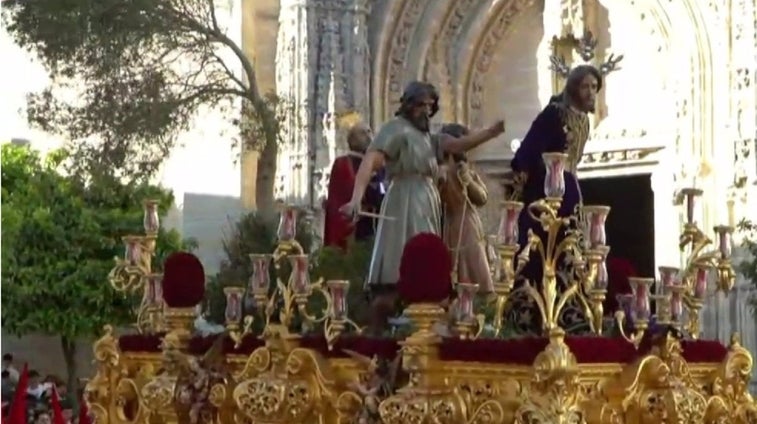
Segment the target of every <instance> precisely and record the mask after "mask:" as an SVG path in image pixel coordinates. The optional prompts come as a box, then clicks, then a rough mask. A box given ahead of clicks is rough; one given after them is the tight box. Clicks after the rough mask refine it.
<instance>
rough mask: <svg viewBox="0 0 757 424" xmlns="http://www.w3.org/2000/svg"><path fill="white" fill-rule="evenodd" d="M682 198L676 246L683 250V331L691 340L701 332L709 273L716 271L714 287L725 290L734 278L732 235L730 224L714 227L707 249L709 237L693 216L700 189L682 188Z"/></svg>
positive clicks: (731, 285) (729, 288) (730, 285)
mask: <svg viewBox="0 0 757 424" xmlns="http://www.w3.org/2000/svg"><path fill="white" fill-rule="evenodd" d="M681 193H682V194H683V196H684V199H685V202H684V203H685V208H686V222H685V223H684V226H683V231H682V233H681V236H680V239H679V247H680V249H681V251H682V252H685V260H684V264H685V265H684V267H683V268H682V270H681V273H680V274H681V275H680V280H681V284H682V285H683V286H684V287H685V288H686V290H685V291H684V294H683V305H684V307H685V308H686V312H687V313H686V316H687V318H688V319H687V323H686V325H685V327H686V331H687V332H688V333H689V335H690V336H691V337H692V338H693V339H697V338H698V337H699V333H700V328H699V327H700V325H699V319H700V317H699V314H700V312H701V310H702V307H703V305H704V300H705V298H706V297H707V291H708V290H707V284H708V280H709V278H708V277H709V275H711V274H712V273H713V272H714V274H715V287H716V290H718V291H722V292H728V291H730V290H731V289H732V288H733V285H734V283H735V281H736V273H735V271H734V269H733V265H732V263H731V236H732V234H733V227H731V226H727V225H719V226H716V227H715V228H714V232H715V236H716V240H717V246H715V248H714V249H709V250H708V248H709V247H711V245H712V244H713V242H712V240H711V239H710V238H709V237H707V235H705V234H704V232H703V231H702V230H701V229H699V227H698V225H697V223H696V220H695V219H694V215H695V206H696V203H697V199H698V198H699V197H700V196H701V195H702V194H703V192H702V190H700V189H695V188H685V189H683V190H681Z"/></svg>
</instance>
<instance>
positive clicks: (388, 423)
mask: <svg viewBox="0 0 757 424" xmlns="http://www.w3.org/2000/svg"><path fill="white" fill-rule="evenodd" d="M566 158H567V157H566V155H564V154H562V153H547V154H544V155H543V160H544V162H545V168H546V170H547V176H546V178H545V187H544V190H545V198H544V199H542V200H539V201H536V202H534V203H531V204H528V205H524V204H523V203H520V202H515V201H506V202H503V204H502V208H501V218H500V225H499V229H498V231H497V234H494V235H492V236H490V237H489V244H490V245H491V247H492V248H493V250H494V251H495V252H496V254H494V255H493V261H492V266H493V269H494V272H495V276H496V278H495V286H494V289H495V299H494V302H493V308H488V307H485V306H481V305H477V304H476V303H475V302H474V298H475V294H476V292H477V290H478V286H477V284H475V282H473V283H469V282H465V283H458V284H456V290H457V300H456V311H457V313H456V314H455V317H454V322H452V323H449V325H447V328H450V329H452V332H451V333H450V335H447V336H444V337H443V336H441V335H440V332H438V331H436V330H435V326H436V325H437V324H438V323H440V322H443V321H447V320H448V319H449V314H447V311H446V310H445V308H444V307H443V306H442V305H441V304H440V303H439V302H424V301H416V302H412V303H410V304H408V305H406V307H405V309H404V316H405V317H407V318H408V320H409V321H410V329H411V330H410V333H409V335H408V336H396V337H368V336H365V335H363V333H362V329H361V328H360V326H359V325H358V324H357V323H355V322H354V321H352V320H351V319H350V311H349V310H348V304H347V293H348V290H349V287H350V284H351V283H350V282H348V281H341V280H335V281H325V282H324V281H323V279H322V278H319V277H318V276H317V275H311V274H312V267H311V265H312V260H311V256H310V255H308V254H307V253H306V252H305V249H303V246H301V245H300V244H299V243H298V242H297V241H296V235H297V234H296V228H297V220H298V211H297V209H296V208H293V207H284V208H283V209H282V211H281V216H280V223H279V228H278V245H277V247H276V249H275V251H273V252H249V253H250V257H249V259H250V261H249V265H250V270H251V273H250V278H249V281H248V282H247V283H246V284H241V283H240V284H239V285H238V286H228V287H225V288H224V294H225V297H226V309H225V320H226V331H225V332H224V333H222V334H219V335H214V336H200V335H197V334H195V332H194V331H193V330H194V320H195V318H196V311H197V308H196V306H197V305H198V304H200V303H201V302H202V300H203V297H204V294H205V293H204V287H205V286H204V271H203V269H202V265H201V264H200V263H199V261H198V260H197V258H195V257H194V256H192V255H191V254H187V253H177V254H174V255H172V256H171V257H169V258H168V259H167V260H166V262H165V264H164V266H163V271H162V274H160V273H156V272H154V271H153V270H154V269H157V267H155V266H153V265H154V263H153V262H154V261H155V259H154V256H155V244H156V239H157V234H158V229H159V220H158V209H157V206H158V205H157V203H156V202H154V201H147V202H145V219H144V227H145V234H144V235H139V236H137V235H134V236H127V237H125V238H124V244H125V254H124V257H123V258H119V259H116V265H115V267H114V268H113V270H112V271H111V273H110V275H109V278H108V280H109V282H110V284H111V285H112V286H113V287H114V288H115V289H116V290H118V291H120V292H123V293H124V294H127V295H136V296H139V297H141V299H142V300H141V302H139V306H138V308H137V310H136V311H135V312H136V316H137V322H136V326H135V327H136V330H137V331H136V333H135V334H124V335H121V336H116V335H115V332H114V330H113V328H112V327H106V328H105V334H104V335H103V337H102V338H100V339H99V340H98V341H96V342H95V344H94V355H95V365H96V370H97V371H96V374H95V376H94V377H93V378H92V379H91V380H90V381H89V383H88V384H87V387H86V389H85V400H86V402H87V404H88V406H89V410H90V412H91V413H92V415H93V416H94V418H95V419H96V422H97V423H107V424H111V423H112V424H127V423H128V424H132V423H134V424H137V423H145V424H146V423H166V424H173V423H235V424H236V423H255V424H274V423H276V424H285V423H286V424H298V423H301V424H311V423H321V424H332V423H334V424H336V423H339V424H353V423H359V424H370V423H384V424H408V423H413V424H432V423H433V424H460V423H469V424H474V423H475V424H484V423H487V424H498V423H505V424H509V423H518V424H526V423H529V424H536V423H543V424H554V423H558V424H559V423H588V424H594V423H597V424H599V423H602V424H604V423H608V424H609V423H639V424H652V423H671V422H680V423H703V424H715V423H726V422H729V423H730V422H733V423H739V424H747V423H750V424H751V423H757V404H756V403H755V401H754V399H753V398H752V397H751V396H750V394H749V392H748V387H749V382H750V378H751V374H752V368H753V360H752V356H751V354H750V353H749V352H748V351H747V350H746V349H744V348H743V347H742V346H741V344H740V342H739V338H738V335H734V336H733V337H732V340H731V342H730V345H729V346H728V347H725V346H723V345H722V344H720V343H719V342H717V341H707V340H700V337H699V336H700V327H699V320H700V315H701V313H702V309H703V305H704V301H705V299H706V297H707V296H708V295H710V294H711V292H712V291H715V290H717V291H720V292H723V293H728V292H729V291H730V290H731V288H732V287H733V284H734V279H735V275H734V270H733V267H732V264H731V261H730V254H731V243H732V241H731V235H732V232H733V229H732V228H731V227H727V226H718V227H715V229H714V232H715V234H714V236H715V237H714V240H715V242H714V243H713V240H712V239H711V238H709V237H708V236H707V235H706V234H705V232H704V231H702V230H701V229H700V228H699V226H698V224H697V222H696V221H695V219H694V215H695V208H696V201H697V200H698V199H699V198H700V197H701V195H702V191H701V190H698V189H695V188H690V189H684V190H683V191H682V193H683V196H684V199H685V201H684V207H685V216H686V221H685V223H684V225H683V230H682V234H681V237H680V246H679V247H680V249H681V250H682V251H683V252H684V255H683V256H684V257H685V258H686V260H685V261H684V265H683V266H682V267H680V268H674V267H660V269H659V274H660V276H659V279H655V278H630V283H631V289H632V290H631V293H623V294H620V295H618V299H617V300H618V305H619V307H618V310H617V311H604V305H605V300H606V297H607V293H608V284H609V281H608V280H609V278H608V273H607V264H606V260H607V255H608V253H609V251H610V246H609V245H608V244H607V238H606V234H605V221H606V219H607V217H608V215H609V213H610V208H609V207H607V206H602V205H584V206H582V207H581V208H580V210H578V211H577V213H576V214H575V215H574V216H571V217H561V216H559V215H558V212H557V211H558V209H559V207H560V204H561V202H562V196H563V195H564V190H565V182H564V180H563V170H564V168H565V162H566ZM524 210H525V213H528V215H529V216H530V217H531V219H534V220H535V221H537V222H538V223H539V224H540V225H541V228H542V229H543V230H544V232H545V233H546V237H543V238H542V237H538V236H536V235H535V234H529V235H528V241H527V244H526V245H525V246H520V245H519V244H518V242H517V241H518V240H519V237H518V236H519V234H518V222H517V221H518V216H519V215H520V214H521V213H522V212H524ZM713 244H714V247H713ZM535 258H536V259H535ZM533 260H538V262H539V264H541V271H542V272H541V280H540V281H525V282H521V281H522V278H521V271H522V270H523V269H524V268H525V266H526V265H527V264H528V263H529V261H533ZM414 283H418V284H432V283H434V282H433V281H431V282H429V281H417V282H414ZM352 284H362V282H352ZM713 289H714V290H713ZM436 300H438V299H436ZM524 301H525V302H528V303H529V304H531V305H532V306H533V307H532V311H536V313H537V315H538V319H537V321H538V322H539V325H540V327H541V331H540V335H539V336H531V337H513V336H511V335H509V334H507V332H506V331H504V330H505V324H506V322H507V316H508V313H509V312H510V311H512V310H513V308H515V307H516V306H518V304H519V303H520V302H524ZM245 304H247V305H248V307H246V308H245V307H244V306H245ZM568 308H574V309H576V310H579V311H580V313H581V315H582V317H583V320H585V322H586V323H587V329H586V331H584V332H581V333H579V334H573V333H572V332H571V331H572V329H568V328H564V325H562V324H561V320H560V319H561V316H562V315H563V314H564V313H565V311H566V310H567V309H568ZM485 309H487V310H485ZM488 309H491V311H488ZM400 333H401V332H400Z"/></svg>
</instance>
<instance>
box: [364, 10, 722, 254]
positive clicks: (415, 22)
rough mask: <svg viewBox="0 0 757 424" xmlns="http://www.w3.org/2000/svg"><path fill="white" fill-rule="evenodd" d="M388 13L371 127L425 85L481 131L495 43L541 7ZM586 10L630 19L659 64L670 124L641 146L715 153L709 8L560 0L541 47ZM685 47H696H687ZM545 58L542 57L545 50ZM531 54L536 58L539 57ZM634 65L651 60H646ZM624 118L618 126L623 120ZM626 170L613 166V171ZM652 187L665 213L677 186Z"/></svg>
mask: <svg viewBox="0 0 757 424" xmlns="http://www.w3.org/2000/svg"><path fill="white" fill-rule="evenodd" d="M429 3H431V4H429ZM390 4H392V6H391V9H390V10H387V13H388V14H390V15H388V16H386V17H385V21H384V22H386V24H387V25H385V26H384V28H382V30H381V31H380V36H379V37H378V42H379V43H378V46H377V49H376V51H377V52H378V56H376V57H375V59H376V60H375V61H374V64H375V67H374V91H373V111H374V113H373V119H374V124H378V123H380V122H382V121H384V120H385V119H387V118H388V117H389V116H390V114H391V111H392V105H394V104H396V102H397V100H398V99H399V96H400V94H401V90H402V86H403V85H404V83H405V82H406V81H408V80H409V79H413V78H423V79H428V80H430V81H432V82H434V83H435V84H436V85H437V86H438V87H439V88H440V91H441V94H442V99H443V114H442V115H443V119H445V120H456V121H459V122H463V123H466V124H468V125H471V126H478V125H480V124H482V123H483V122H482V115H481V109H482V107H483V105H484V99H483V94H482V93H484V92H485V91H486V84H485V81H486V78H487V74H488V73H489V72H490V71H491V67H492V61H493V60H494V58H495V56H497V54H498V53H499V50H500V49H501V43H503V42H506V41H505V40H506V39H507V38H508V37H509V35H510V34H509V33H510V30H511V28H512V27H513V24H514V23H516V22H517V21H518V19H519V18H520V17H521V15H522V14H523V11H524V10H528V8H529V7H542V8H543V7H544V6H543V4H544V2H543V1H542V2H540V1H538V0H458V1H444V0H442V1H439V2H423V1H421V0H398V1H397V2H394V3H390ZM592 4H594V5H595V6H594V7H595V8H596V7H597V5H605V6H607V7H608V8H618V7H623V8H624V9H625V10H627V11H628V13H629V14H630V15H632V16H634V17H635V18H636V19H635V22H636V23H635V24H634V25H635V28H637V29H636V31H639V32H640V33H642V34H644V37H645V38H644V41H643V43H644V44H645V46H644V48H646V49H647V50H648V51H649V54H651V55H655V56H656V57H658V58H659V59H655V60H656V61H658V62H660V63H661V64H658V65H657V66H658V70H657V74H658V75H660V76H663V77H664V78H665V82H664V83H663V85H664V87H665V91H667V92H668V93H670V95H669V97H668V98H669V99H670V101H669V102H668V103H669V107H668V109H667V110H668V112H666V113H665V115H666V116H667V118H666V121H669V122H666V126H667V128H666V130H665V131H662V132H659V133H656V134H654V136H653V137H647V138H654V137H656V138H657V140H653V141H654V143H656V145H657V146H659V147H665V148H667V149H668V150H669V151H670V153H674V154H673V155H670V154H669V155H668V156H674V155H683V156H685V157H687V158H690V159H695V161H696V160H699V156H701V155H702V154H713V152H714V132H713V123H712V117H711V115H712V111H713V107H714V104H715V100H714V90H713V87H714V85H713V82H712V75H713V71H714V70H713V60H712V47H711V45H710V44H711V41H710V38H711V35H710V32H711V30H710V29H709V28H708V26H707V23H706V22H705V20H704V18H703V12H702V10H701V8H702V7H707V6H705V5H702V4H701V2H698V1H697V0H682V1H679V2H669V1H665V0H629V2H627V3H624V4H619V3H617V2H607V1H605V0H594V1H587V0H561V2H560V5H559V6H558V5H556V4H553V3H549V7H550V8H551V9H549V10H548V12H546V13H549V14H551V15H550V16H552V17H551V18H544V21H543V22H544V25H545V28H544V38H545V39H547V40H548V39H551V37H552V36H560V35H563V34H562V32H563V31H564V30H565V28H566V27H567V28H570V29H571V30H572V31H574V32H578V31H583V27H584V26H585V24H584V23H580V25H578V24H576V17H575V13H574V9H575V8H576V7H579V8H580V7H583V8H584V9H582V14H583V16H584V17H586V16H590V15H592V14H596V10H591V5H592ZM577 5H581V6H577ZM579 20H580V19H579ZM550 25H551V26H550ZM586 25H589V24H586ZM589 28H590V26H589ZM692 38H693V39H694V41H695V42H694V43H691V40H692ZM646 43H650V45H646ZM535 53H537V52H535ZM544 53H546V54H545V56H546V55H548V53H547V52H546V51H545V52H544ZM621 53H622V52H621ZM538 54H539V55H542V52H538ZM636 59H637V60H640V61H644V62H646V61H648V60H649V58H648V57H637V58H636ZM626 60H629V59H626ZM650 62H652V61H650ZM538 65H539V66H538V68H539V69H538V70H537V72H539V73H543V74H545V75H547V78H550V76H549V74H550V71H549V70H548V66H549V65H548V63H547V61H546V60H545V61H544V65H542V63H541V62H540V63H539V64H538ZM645 65H646V64H645ZM629 67H630V66H629ZM539 78H540V81H541V80H543V79H544V78H543V75H542V77H539ZM628 81H629V80H628V79H627V80H626V81H625V82H626V83H628ZM544 94H545V93H541V92H540V93H539V97H540V98H541V101H542V102H544V101H546V96H545V95H544ZM547 94H551V93H547ZM640 114H643V110H641V111H640ZM487 119H489V118H487ZM624 119H625V118H623V117H621V119H620V120H621V121H622V120H624ZM620 133H622V134H620ZM644 134H647V135H648V136H649V131H648V130H641V131H638V132H636V133H633V134H631V135H629V131H627V130H626V129H623V128H620V129H619V131H618V134H609V135H607V134H605V136H604V138H605V139H609V138H618V137H621V138H625V139H628V140H627V141H629V142H633V140H632V139H633V138H634V137H636V138H638V137H641V136H643V135H644ZM629 137H630V138H629ZM595 144H598V146H597V147H598V149H599V150H600V151H601V150H602V146H601V145H604V144H605V141H604V140H602V141H599V140H597V141H596V143H595ZM626 144H628V143H626ZM594 154H596V152H595V153H594ZM609 157H611V160H617V159H612V158H618V157H620V158H624V157H633V154H615V153H613V154H612V155H609ZM620 160H621V162H622V160H625V159H620ZM656 162H657V163H660V165H658V168H657V171H655V172H654V174H671V173H672V172H675V171H671V168H672V167H671V163H669V162H668V161H666V160H664V159H659V160H657V161H656ZM506 163H507V162H506V160H504V158H502V163H501V164H500V165H497V166H498V167H500V168H505V167H506V166H507V164H506ZM595 163H596V162H595ZM623 166H624V165H623V164H622V163H618V164H616V165H615V169H618V168H623ZM600 172H601V171H600ZM653 180H654V181H655V192H656V195H657V196H658V199H657V200H658V201H659V204H668V205H669V204H670V201H671V196H672V194H673V193H674V191H675V187H674V186H673V184H675V181H674V178H669V177H664V178H661V177H660V176H659V175H654V176H653ZM705 188H706V189H708V188H707V187H705ZM709 190H712V188H709ZM656 215H657V217H658V218H657V220H658V221H659V222H660V223H662V222H667V224H668V225H667V226H668V227H670V225H669V223H670V222H675V220H676V219H677V214H676V211H675V209H673V208H672V207H667V208H663V207H661V208H660V211H659V213H656ZM705 215H707V214H705ZM712 224H713V222H712V220H711V219H708V218H707V217H705V220H704V225H705V226H711V225H712ZM672 240H674V235H673V234H671V235H662V234H661V235H660V237H659V241H658V244H659V246H660V248H661V249H662V247H663V246H665V248H666V249H667V248H669V246H670V245H671V241H672ZM668 250H669V249H668ZM671 255H672V253H671Z"/></svg>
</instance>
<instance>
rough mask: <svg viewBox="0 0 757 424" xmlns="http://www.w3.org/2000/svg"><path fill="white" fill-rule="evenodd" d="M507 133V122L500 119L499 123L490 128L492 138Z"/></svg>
mask: <svg viewBox="0 0 757 424" xmlns="http://www.w3.org/2000/svg"><path fill="white" fill-rule="evenodd" d="M503 132H505V120H504V119H500V120H499V121H497V122H495V123H494V124H493V125H492V126H490V127H489V133H490V134H491V136H492V138H494V137H496V136H498V135H500V134H502V133H503Z"/></svg>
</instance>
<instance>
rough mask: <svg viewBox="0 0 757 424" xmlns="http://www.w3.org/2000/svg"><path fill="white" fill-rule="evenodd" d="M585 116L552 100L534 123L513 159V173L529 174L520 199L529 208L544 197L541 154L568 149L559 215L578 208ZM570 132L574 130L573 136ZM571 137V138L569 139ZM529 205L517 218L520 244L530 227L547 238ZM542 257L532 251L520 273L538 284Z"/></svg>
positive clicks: (586, 134)
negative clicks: (528, 210) (529, 210)
mask: <svg viewBox="0 0 757 424" xmlns="http://www.w3.org/2000/svg"><path fill="white" fill-rule="evenodd" d="M583 117H585V122H584V119H582V116H581V115H580V113H579V112H574V111H572V110H568V107H567V105H564V104H563V103H559V102H552V103H550V104H549V105H547V107H545V108H544V110H542V111H541V113H539V115H538V116H537V117H536V119H535V120H534V122H533V123H532V124H531V128H530V129H529V130H528V133H527V134H526V137H525V138H524V139H523V141H522V142H521V145H520V148H519V149H518V151H517V152H515V157H513V160H512V162H511V166H512V169H513V172H514V173H525V174H526V175H527V177H526V181H525V183H524V185H523V187H522V192H521V199H519V200H520V201H522V202H523V203H524V204H525V206H526V208H527V207H528V205H529V204H530V203H532V202H534V201H536V200H539V199H542V198H544V179H545V175H546V170H545V167H544V161H543V160H542V157H541V155H542V154H543V153H553V152H561V153H568V155H569V156H571V157H570V158H569V159H568V163H567V164H566V171H565V173H564V176H565V195H564V197H563V202H562V205H561V206H560V210H559V215H560V216H569V215H571V214H572V213H573V212H574V211H575V208H576V205H578V204H579V203H580V201H581V190H580V188H579V186H578V179H577V178H576V175H575V168H576V166H577V164H578V160H580V155H581V154H582V153H583V146H584V145H585V143H586V138H587V137H588V117H586V115H583ZM566 118H567V119H566ZM570 118H576V119H570ZM572 127H574V128H572ZM575 127H580V128H575ZM568 133H571V136H570V137H569V136H568ZM569 138H570V142H569V141H568V140H569ZM573 143H577V144H573ZM526 208H524V210H523V212H522V213H521V214H520V217H519V219H518V227H519V240H518V242H519V243H520V245H521V247H523V246H525V244H526V241H527V238H528V230H533V231H534V233H536V234H537V235H539V236H541V237H542V240H545V232H544V230H543V229H542V228H541V225H539V224H538V223H537V222H536V221H534V220H533V219H531V217H530V216H529V214H528V212H527V210H526ZM540 259H541V258H540V257H539V256H538V255H537V254H535V253H532V254H531V260H530V262H529V264H528V266H527V267H526V269H525V270H524V271H523V273H522V274H521V275H522V276H523V277H526V278H528V279H530V280H531V281H533V282H534V283H535V284H537V285H539V284H540V283H541V275H542V263H541V260H540Z"/></svg>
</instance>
